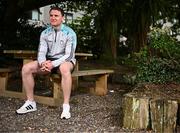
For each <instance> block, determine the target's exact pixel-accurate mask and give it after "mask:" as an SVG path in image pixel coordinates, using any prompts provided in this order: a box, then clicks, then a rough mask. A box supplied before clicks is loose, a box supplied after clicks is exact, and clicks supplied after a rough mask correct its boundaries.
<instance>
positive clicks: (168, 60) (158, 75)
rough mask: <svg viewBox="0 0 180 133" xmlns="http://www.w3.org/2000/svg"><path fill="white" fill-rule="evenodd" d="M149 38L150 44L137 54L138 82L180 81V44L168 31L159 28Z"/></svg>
mask: <svg viewBox="0 0 180 133" xmlns="http://www.w3.org/2000/svg"><path fill="white" fill-rule="evenodd" d="M149 38H150V43H149V46H148V47H147V48H144V49H142V50H141V51H140V52H139V53H138V54H136V55H138V56H136V57H137V59H136V60H137V82H153V83H165V82H172V81H175V82H180V44H179V43H178V42H177V41H176V40H175V39H174V38H173V37H172V36H170V35H169V34H168V31H166V30H162V29H157V28H155V29H153V30H152V31H151V32H150V33H149ZM152 51H153V52H152ZM154 51H155V52H154Z"/></svg>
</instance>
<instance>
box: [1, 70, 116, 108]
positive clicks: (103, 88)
mask: <svg viewBox="0 0 180 133" xmlns="http://www.w3.org/2000/svg"><path fill="white" fill-rule="evenodd" d="M4 71H5V70H4ZM4 71H0V73H1V75H6V76H5V77H6V78H5V79H4V78H3V79H1V84H2V85H1V86H2V87H1V88H0V92H1V93H0V95H2V96H7V97H14V98H22V99H25V93H24V91H22V92H16V91H10V90H7V87H6V84H7V78H8V73H9V71H8V70H6V72H4ZM113 72H114V71H113V70H98V69H97V70H81V71H74V72H73V73H72V77H73V78H76V77H82V76H96V77H97V78H96V81H95V87H94V89H93V90H91V92H92V93H93V94H95V95H99V96H103V95H106V94H107V91H108V89H107V77H108V75H109V74H111V73H113ZM50 78H51V80H52V83H53V97H47V96H37V95H35V96H34V97H35V100H36V101H37V102H38V103H42V104H46V105H50V106H59V105H60V104H61V103H62V101H63V93H62V89H61V85H60V78H61V77H60V76H59V75H58V74H51V76H50Z"/></svg>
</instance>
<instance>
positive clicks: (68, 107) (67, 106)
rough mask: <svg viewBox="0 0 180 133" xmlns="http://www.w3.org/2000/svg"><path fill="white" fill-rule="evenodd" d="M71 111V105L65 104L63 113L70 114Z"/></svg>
mask: <svg viewBox="0 0 180 133" xmlns="http://www.w3.org/2000/svg"><path fill="white" fill-rule="evenodd" d="M69 111H70V105H69V104H63V112H69Z"/></svg>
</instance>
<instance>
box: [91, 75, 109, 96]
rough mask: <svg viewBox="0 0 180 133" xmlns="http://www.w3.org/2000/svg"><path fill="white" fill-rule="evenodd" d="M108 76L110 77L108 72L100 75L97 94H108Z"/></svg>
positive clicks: (96, 88) (96, 89) (95, 91)
mask: <svg viewBox="0 0 180 133" xmlns="http://www.w3.org/2000/svg"><path fill="white" fill-rule="evenodd" d="M107 77H108V74H103V75H100V77H98V79H97V80H96V86H95V90H94V93H95V95H98V96H104V95H106V94H107V91H108V89H107Z"/></svg>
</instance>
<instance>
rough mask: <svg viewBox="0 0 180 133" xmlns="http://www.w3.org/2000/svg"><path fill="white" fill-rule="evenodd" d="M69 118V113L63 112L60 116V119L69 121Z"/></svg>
mask: <svg viewBox="0 0 180 133" xmlns="http://www.w3.org/2000/svg"><path fill="white" fill-rule="evenodd" d="M69 118H71V113H70V112H65V111H63V112H62V114H61V119H69Z"/></svg>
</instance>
